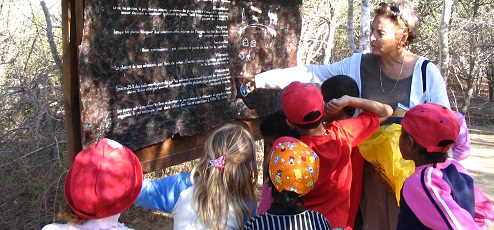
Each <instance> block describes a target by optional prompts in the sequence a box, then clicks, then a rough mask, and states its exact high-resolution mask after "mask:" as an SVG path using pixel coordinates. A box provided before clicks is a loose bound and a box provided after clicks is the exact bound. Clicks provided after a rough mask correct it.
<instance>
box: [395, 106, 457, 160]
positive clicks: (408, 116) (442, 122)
mask: <svg viewBox="0 0 494 230" xmlns="http://www.w3.org/2000/svg"><path fill="white" fill-rule="evenodd" d="M401 125H402V127H403V131H405V132H406V133H408V134H409V135H410V136H412V138H413V140H414V141H415V142H417V143H418V144H419V145H420V146H422V147H424V148H426V149H427V152H435V153H445V152H447V151H448V149H449V147H451V145H452V144H453V143H451V144H448V145H447V146H442V147H441V146H438V144H439V142H441V141H443V140H450V141H453V142H454V141H456V138H457V137H458V133H459V132H460V122H459V121H458V118H457V117H456V115H455V114H454V113H453V111H451V110H450V109H448V108H446V107H444V106H442V105H439V104H434V103H427V104H421V105H417V106H415V107H413V108H412V109H410V110H409V111H408V112H406V113H405V117H404V118H403V119H402V120H401Z"/></svg>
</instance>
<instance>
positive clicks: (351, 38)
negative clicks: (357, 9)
mask: <svg viewBox="0 0 494 230" xmlns="http://www.w3.org/2000/svg"><path fill="white" fill-rule="evenodd" d="M346 22H347V28H348V43H349V44H348V45H349V46H350V51H352V53H357V52H358V50H357V46H356V45H355V39H354V32H353V0H348V16H347V20H346Z"/></svg>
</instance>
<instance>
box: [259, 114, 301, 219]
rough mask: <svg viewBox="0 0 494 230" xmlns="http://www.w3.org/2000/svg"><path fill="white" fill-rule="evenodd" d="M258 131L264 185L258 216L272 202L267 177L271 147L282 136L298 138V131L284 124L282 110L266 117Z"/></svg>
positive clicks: (284, 119) (284, 117)
mask: <svg viewBox="0 0 494 230" xmlns="http://www.w3.org/2000/svg"><path fill="white" fill-rule="evenodd" d="M259 129H260V131H261V135H262V138H263V140H264V160H263V162H262V172H263V175H262V178H263V181H264V183H263V185H262V190H261V200H260V202H259V207H258V208H257V214H258V215H259V214H261V213H264V212H266V211H267V210H268V209H269V207H270V206H271V203H272V202H273V198H272V197H271V188H270V187H269V176H268V165H269V159H271V152H272V149H271V148H272V147H273V142H274V141H275V140H276V139H278V138H280V137H283V136H285V137H294V138H296V139H298V138H300V133H299V132H298V130H297V129H292V128H291V127H290V126H288V124H287V123H286V116H285V114H284V113H283V111H282V110H279V111H275V112H273V113H270V114H268V115H266V116H265V117H264V118H263V119H262V120H261V125H260V127H259Z"/></svg>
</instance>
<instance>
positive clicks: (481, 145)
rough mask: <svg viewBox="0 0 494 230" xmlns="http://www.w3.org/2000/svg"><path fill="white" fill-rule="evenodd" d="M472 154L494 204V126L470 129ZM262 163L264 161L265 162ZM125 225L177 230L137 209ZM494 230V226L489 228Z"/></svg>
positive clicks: (166, 218) (478, 179) (470, 164)
mask: <svg viewBox="0 0 494 230" xmlns="http://www.w3.org/2000/svg"><path fill="white" fill-rule="evenodd" d="M469 129H470V137H471V140H472V150H471V154H470V156H469V157H468V158H467V159H465V160H463V161H462V164H463V165H464V166H465V167H466V168H467V169H468V170H469V172H470V173H471V175H472V176H473V178H474V180H475V183H476V184H477V185H478V186H479V187H480V188H481V189H482V191H483V192H484V193H485V194H486V195H487V196H488V197H489V198H490V199H491V200H494V183H492V182H493V181H494V124H482V125H470V126H469ZM261 159H262V158H261ZM120 220H121V222H123V223H125V225H126V226H128V227H131V228H134V229H142V230H154V229H173V218H172V217H171V215H169V214H166V213H162V212H158V211H152V210H148V209H144V208H141V207H139V206H136V205H133V206H132V207H131V208H130V209H129V210H127V211H126V212H124V213H123V214H122V216H121V217H120ZM489 230H494V225H493V226H490V227H489Z"/></svg>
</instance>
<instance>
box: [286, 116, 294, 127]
mask: <svg viewBox="0 0 494 230" xmlns="http://www.w3.org/2000/svg"><path fill="white" fill-rule="evenodd" d="M285 121H286V124H287V125H288V126H289V127H290V128H291V129H295V128H296V127H295V124H294V123H293V122H291V121H290V120H288V118H286V119H285Z"/></svg>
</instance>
